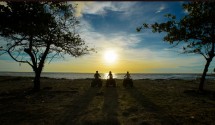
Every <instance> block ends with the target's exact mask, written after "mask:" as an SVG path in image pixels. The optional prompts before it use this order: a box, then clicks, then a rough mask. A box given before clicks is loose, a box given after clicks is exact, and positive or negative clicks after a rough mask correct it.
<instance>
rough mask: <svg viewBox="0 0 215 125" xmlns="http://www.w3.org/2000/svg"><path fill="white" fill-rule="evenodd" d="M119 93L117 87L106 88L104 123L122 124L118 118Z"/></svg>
mask: <svg viewBox="0 0 215 125" xmlns="http://www.w3.org/2000/svg"><path fill="white" fill-rule="evenodd" d="M117 110H118V93H117V88H106V89H105V92H104V104H103V109H102V111H103V114H104V120H103V123H102V124H103V125H120V123H119V120H118V118H117V116H118V113H117Z"/></svg>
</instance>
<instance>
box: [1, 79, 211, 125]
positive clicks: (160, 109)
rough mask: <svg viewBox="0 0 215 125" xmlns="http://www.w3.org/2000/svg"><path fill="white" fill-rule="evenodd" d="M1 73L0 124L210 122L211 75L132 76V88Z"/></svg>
mask: <svg viewBox="0 0 215 125" xmlns="http://www.w3.org/2000/svg"><path fill="white" fill-rule="evenodd" d="M32 80H33V78H30V77H0V124H1V125H14V124H16V125H174V124H175V125H176V124H177V125H190V124H193V125H213V124H215V123H214V119H215V81H214V80H211V81H207V83H206V84H205V90H206V91H205V92H204V93H199V92H198V91H197V89H198V81H196V80H147V79H145V80H134V87H133V88H124V87H123V86H122V80H116V82H117V87H116V88H113V87H109V88H106V87H105V86H104V85H105V80H103V87H101V88H91V87H90V82H91V80H90V79H82V80H67V79H50V78H42V79H41V91H40V92H38V93H33V92H32V91H31V89H32V86H33V82H32Z"/></svg>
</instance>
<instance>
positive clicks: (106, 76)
mask: <svg viewBox="0 0 215 125" xmlns="http://www.w3.org/2000/svg"><path fill="white" fill-rule="evenodd" d="M108 74H109V73H103V76H101V77H102V79H108ZM112 74H113V78H114V79H116V78H117V74H116V73H112Z"/></svg>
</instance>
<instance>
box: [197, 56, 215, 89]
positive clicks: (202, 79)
mask: <svg viewBox="0 0 215 125" xmlns="http://www.w3.org/2000/svg"><path fill="white" fill-rule="evenodd" d="M212 59H213V57H211V58H209V59H207V62H206V65H205V68H204V71H203V74H202V77H201V80H200V84H199V91H200V92H203V91H204V82H205V77H206V74H207V72H208V67H209V66H210V63H211V61H212Z"/></svg>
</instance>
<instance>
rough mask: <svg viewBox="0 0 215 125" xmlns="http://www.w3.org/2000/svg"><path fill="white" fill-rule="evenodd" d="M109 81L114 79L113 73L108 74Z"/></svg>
mask: <svg viewBox="0 0 215 125" xmlns="http://www.w3.org/2000/svg"><path fill="white" fill-rule="evenodd" d="M108 77H109V79H113V74H112V73H111V71H110V72H109V74H108Z"/></svg>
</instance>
